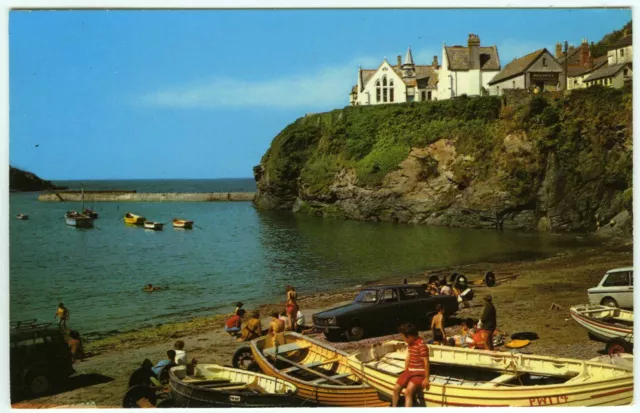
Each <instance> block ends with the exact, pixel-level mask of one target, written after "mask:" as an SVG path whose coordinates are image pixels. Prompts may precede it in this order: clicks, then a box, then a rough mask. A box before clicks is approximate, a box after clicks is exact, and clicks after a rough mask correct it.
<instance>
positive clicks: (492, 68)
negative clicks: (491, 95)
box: [438, 34, 500, 99]
mask: <svg viewBox="0 0 640 413" xmlns="http://www.w3.org/2000/svg"><path fill="white" fill-rule="evenodd" d="M499 71H500V58H499V56H498V49H497V48H496V46H495V45H494V46H480V38H479V37H478V36H477V35H475V34H469V38H468V40H467V47H464V46H446V45H445V46H442V66H440V68H439V70H438V79H439V82H438V99H450V98H452V97H456V96H461V95H468V96H477V95H483V94H485V93H486V92H485V91H487V90H488V83H489V81H490V80H491V79H493V77H494V76H495V75H496V74H498V72H499Z"/></svg>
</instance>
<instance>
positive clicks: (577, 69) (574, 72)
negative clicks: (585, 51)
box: [567, 56, 607, 77]
mask: <svg viewBox="0 0 640 413" xmlns="http://www.w3.org/2000/svg"><path fill="white" fill-rule="evenodd" d="M606 64H607V56H600V57H596V58H595V59H594V60H593V67H588V68H584V67H582V66H573V67H571V66H569V68H568V69H567V77H576V76H582V75H584V74H587V73H590V72H593V71H594V70H597V69H599V68H601V67H602V65H606Z"/></svg>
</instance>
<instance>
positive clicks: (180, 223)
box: [173, 218, 193, 229]
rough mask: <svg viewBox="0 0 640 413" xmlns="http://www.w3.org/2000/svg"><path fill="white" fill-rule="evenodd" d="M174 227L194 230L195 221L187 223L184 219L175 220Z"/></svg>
mask: <svg viewBox="0 0 640 413" xmlns="http://www.w3.org/2000/svg"><path fill="white" fill-rule="evenodd" d="M173 227H174V228H183V229H193V221H187V220H184V219H178V218H174V219H173Z"/></svg>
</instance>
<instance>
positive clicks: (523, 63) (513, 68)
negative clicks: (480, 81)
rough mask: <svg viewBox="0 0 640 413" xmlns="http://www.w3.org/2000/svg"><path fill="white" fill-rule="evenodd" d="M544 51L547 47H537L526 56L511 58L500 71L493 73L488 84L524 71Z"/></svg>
mask: <svg viewBox="0 0 640 413" xmlns="http://www.w3.org/2000/svg"><path fill="white" fill-rule="evenodd" d="M546 51H547V49H545V48H542V49H538V50H536V51H535V52H533V53H529V54H528V55H526V56H522V57H521V58H519V59H515V60H512V61H511V62H510V63H509V64H507V65H506V66H505V67H504V69H502V70H501V71H500V73H498V74H497V75H495V76H494V78H493V79H491V81H489V84H490V85H492V84H494V83H498V82H500V81H502V80H506V79H509V78H511V77H514V76H517V75H519V74H521V73H524V72H525V71H526V70H527V69H528V68H529V66H531V65H532V64H533V62H535V61H536V60H537V59H538V58H539V57H540V56H542V54H543V53H544V52H546Z"/></svg>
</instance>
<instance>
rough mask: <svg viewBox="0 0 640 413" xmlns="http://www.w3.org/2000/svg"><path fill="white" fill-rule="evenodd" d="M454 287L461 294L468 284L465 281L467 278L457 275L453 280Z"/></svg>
mask: <svg viewBox="0 0 640 413" xmlns="http://www.w3.org/2000/svg"><path fill="white" fill-rule="evenodd" d="M454 285H455V286H456V287H457V288H458V290H460V291H461V292H462V291H464V290H466V289H467V287H468V285H469V283H468V281H467V277H465V276H464V275H462V274H458V275H457V276H456V278H455V280H454Z"/></svg>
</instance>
